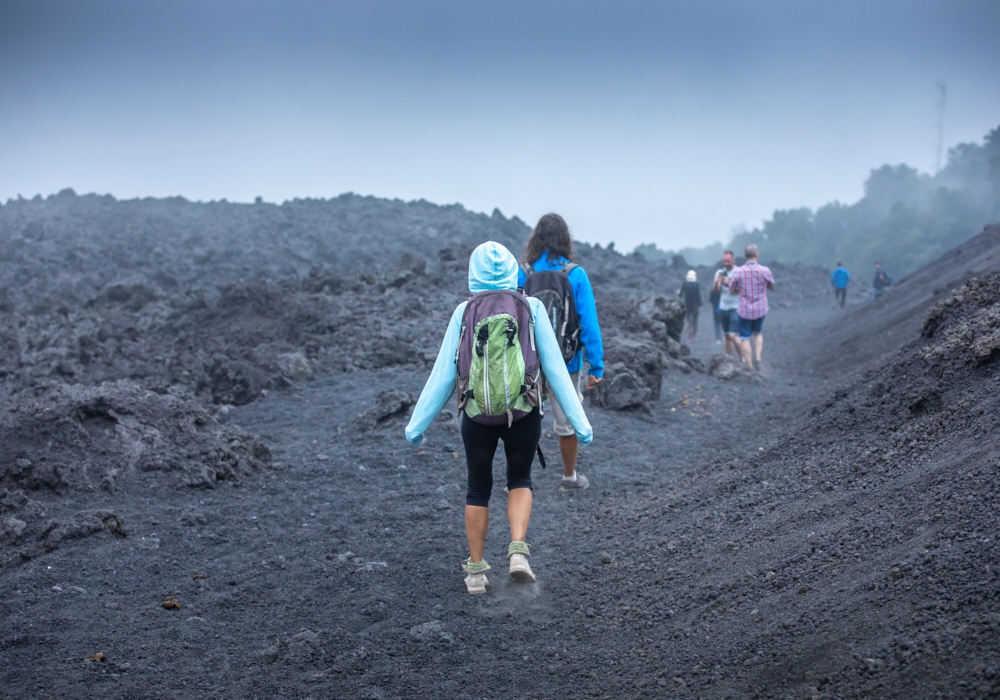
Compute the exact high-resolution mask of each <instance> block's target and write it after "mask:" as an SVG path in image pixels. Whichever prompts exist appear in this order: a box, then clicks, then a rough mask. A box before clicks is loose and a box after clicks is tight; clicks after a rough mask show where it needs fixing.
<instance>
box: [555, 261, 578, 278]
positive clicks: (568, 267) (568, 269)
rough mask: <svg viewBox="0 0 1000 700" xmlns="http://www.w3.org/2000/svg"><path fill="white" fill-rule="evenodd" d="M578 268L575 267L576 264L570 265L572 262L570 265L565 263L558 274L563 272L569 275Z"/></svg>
mask: <svg viewBox="0 0 1000 700" xmlns="http://www.w3.org/2000/svg"><path fill="white" fill-rule="evenodd" d="M578 267H580V266H579V265H577V264H576V263H572V262H571V263H566V264H565V265H563V266H562V269H561V270H560V272H565V273H566V274H567V275H568V274H569V273H571V272H572V271H573V270H575V269H576V268H578Z"/></svg>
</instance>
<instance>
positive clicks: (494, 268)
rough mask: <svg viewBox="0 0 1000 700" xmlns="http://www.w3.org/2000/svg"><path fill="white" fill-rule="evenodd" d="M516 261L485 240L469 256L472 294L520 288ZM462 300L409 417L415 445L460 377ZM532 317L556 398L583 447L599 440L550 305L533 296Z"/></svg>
mask: <svg viewBox="0 0 1000 700" xmlns="http://www.w3.org/2000/svg"><path fill="white" fill-rule="evenodd" d="M517 272H518V266H517V260H516V259H515V258H514V256H513V255H512V254H511V252H510V251H509V250H507V249H506V248H505V247H503V246H502V245H500V244H499V243H495V242H493V241H488V242H486V243H483V244H482V245H480V246H479V247H478V248H476V249H475V250H474V251H472V257H471V258H470V259H469V291H470V292H472V293H473V294H478V293H479V292H486V291H489V290H493V289H517ZM466 303H467V302H464V301H463V302H462V303H461V304H459V305H458V308H456V309H455V313H453V314H452V315H451V321H450V322H449V323H448V331H447V332H446V333H445V335H444V340H443V341H442V342H441V349H440V350H439V351H438V356H437V360H435V362H434V369H432V370H431V376H430V377H428V378H427V383H426V384H425V385H424V390H423V391H422V392H420V399H419V400H418V401H417V405H416V406H415V407H414V409H413V415H412V416H410V423H409V425H407V426H406V439H407V440H409V441H410V442H411V443H412V444H414V445H420V443H421V442H423V439H424V432H425V431H426V430H427V428H428V427H429V426H430V424H431V423H433V422H434V419H435V418H437V416H438V414H439V413H440V412H441V409H443V408H444V407H445V404H447V403H448V400H449V399H451V398H452V397H453V396H454V393H455V378H456V376H457V374H458V368H457V366H456V364H455V354H456V352H457V351H458V339H459V335H460V334H461V330H462V316H463V314H464V313H465V305H466ZM528 304H529V305H530V306H531V315H532V317H533V318H534V320H535V342H536V343H537V345H538V356H539V359H540V360H541V362H542V372H543V373H544V374H545V379H546V382H547V383H548V387H549V391H551V392H552V393H553V394H555V397H556V400H558V401H559V405H560V406H561V407H562V409H563V412H564V413H565V414H566V417H567V418H568V419H569V422H570V425H572V426H573V430H574V431H575V432H576V437H577V438H578V439H579V440H580V444H581V445H589V444H590V441H591V440H593V439H594V430H593V428H591V427H590V421H588V420H587V414H586V413H584V412H583V406H582V405H580V399H579V397H578V396H577V393H576V388H575V387H574V386H573V383H572V382H571V381H570V378H569V372H567V371H566V363H565V362H564V361H563V358H562V353H561V352H560V350H559V341H557V340H556V334H555V333H554V332H553V331H552V324H551V323H549V317H548V315H547V314H546V313H545V306H544V305H543V304H542V302H540V301H538V300H537V299H533V298H531V297H528Z"/></svg>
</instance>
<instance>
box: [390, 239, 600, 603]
mask: <svg viewBox="0 0 1000 700" xmlns="http://www.w3.org/2000/svg"><path fill="white" fill-rule="evenodd" d="M517 271H518V265H517V259H516V258H515V257H514V255H513V254H512V253H511V252H510V251H509V250H507V249H506V248H505V247H504V246H502V245H500V244H499V243H495V242H493V241H488V242H486V243H483V244H482V245H480V246H479V247H477V248H476V249H475V250H474V251H473V252H472V257H471V258H470V259H469V291H470V292H471V293H472V294H473V295H475V294H480V293H483V292H487V291H490V290H496V289H511V290H513V289H517V288H518V286H519V285H518V283H517ZM467 304H468V302H465V301H463V302H462V303H461V304H459V305H458V307H457V308H456V309H455V312H454V313H453V314H452V315H451V320H450V321H449V322H448V330H447V331H446V332H445V336H444V340H443V341H442V342H441V349H440V350H439V351H438V356H437V360H435V362H434V368H433V369H432V370H431V375H430V377H428V378H427V383H426V384H425V385H424V389H423V391H421V392H420V398H419V399H418V400H417V405H416V406H415V407H414V408H413V414H412V415H411V416H410V422H409V424H408V425H407V426H406V439H407V440H408V441H409V442H410V444H412V445H414V446H418V447H419V446H420V444H421V443H422V442H423V440H424V433H425V432H426V431H427V428H428V427H430V425H431V423H433V422H434V420H435V419H436V418H437V416H438V414H439V413H440V412H441V409H443V408H444V406H445V404H446V403H447V402H448V400H449V399H450V398H452V396H453V395H454V394H455V380H456V378H457V374H458V370H457V364H456V362H457V359H456V358H457V355H458V344H459V337H460V335H461V330H462V317H463V315H464V314H465V307H466V305H467ZM528 304H529V306H530V308H531V316H532V319H533V320H534V324H535V342H536V343H537V346H538V357H539V360H540V361H541V367H542V372H544V373H545V377H546V380H547V382H548V387H549V390H550V391H551V392H552V393H553V394H554V396H555V397H556V398H557V399H558V400H559V402H560V404H561V405H562V406H563V409H564V412H565V415H566V418H567V420H568V421H569V424H570V425H571V426H572V429H573V431H574V434H575V438H576V439H577V440H579V442H580V444H582V445H589V444H590V441H591V440H593V438H594V431H593V429H592V428H591V427H590V422H589V421H588V420H587V415H586V414H585V413H584V412H583V406H582V405H581V404H580V400H579V399H578V398H577V390H576V387H575V386H574V385H573V383H572V382H571V381H570V378H569V373H568V372H567V371H566V365H565V363H564V361H563V356H562V350H561V349H560V348H559V341H558V340H556V334H555V332H554V331H553V330H552V324H551V323H549V317H548V314H546V312H545V305H544V304H542V302H540V301H539V300H538V299H532V298H530V297H529V298H528ZM541 436H542V416H541V411H540V410H539V408H535V409H534V410H533V411H532V412H531V413H530V414H528V415H527V416H525V417H524V418H521V419H520V420H516V421H514V422H513V423H511V424H509V425H499V426H494V425H483V424H481V423H477V422H475V421H473V420H472V419H471V418H469V417H468V416H467V415H465V414H464V413H463V414H462V442H463V444H464V446H465V461H466V466H467V467H468V488H467V490H466V497H465V503H466V505H465V531H466V536H467V537H468V541H469V558H468V559H467V560H466V562H465V564H464V565H463V569H465V572H466V574H467V575H466V578H465V585H466V588H467V590H468V591H469V593H485V592H486V584H487V583H488V581H487V579H486V572H487V571H488V570H489V568H490V565H489V564H487V563H486V560H485V559H484V558H483V553H484V549H485V546H486V532H487V530H488V529H489V499H490V494H491V492H492V489H493V455H494V454H495V453H496V449H497V444H498V442H499V441H500V440H503V443H504V453H505V456H506V457H507V490H508V493H507V519H508V520H509V522H510V538H511V543H510V547H508V550H507V552H508V557H509V559H510V575H511V578H513V579H514V580H515V581H519V582H530V581H534V580H535V575H534V573H532V571H531V567H530V566H528V562H527V559H526V557H527V556H528V555H529V552H528V546H527V545H526V544H525V542H524V538H525V536H526V535H527V532H528V520H529V519H530V518H531V501H532V499H531V463H532V461H533V460H534V457H535V451H536V450H537V449H538V441H539V439H540V438H541Z"/></svg>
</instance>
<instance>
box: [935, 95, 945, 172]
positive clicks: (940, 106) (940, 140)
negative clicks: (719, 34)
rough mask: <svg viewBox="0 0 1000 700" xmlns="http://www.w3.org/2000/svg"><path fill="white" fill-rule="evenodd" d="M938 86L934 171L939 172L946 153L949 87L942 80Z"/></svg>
mask: <svg viewBox="0 0 1000 700" xmlns="http://www.w3.org/2000/svg"><path fill="white" fill-rule="evenodd" d="M937 88H938V98H937V113H938V122H937V160H936V161H935V162H934V172H935V173H938V172H940V171H941V158H942V156H943V155H944V104H945V98H946V97H947V95H948V87H947V86H946V85H945V82H944V81H943V80H942V81H940V82H939V83H938V84H937Z"/></svg>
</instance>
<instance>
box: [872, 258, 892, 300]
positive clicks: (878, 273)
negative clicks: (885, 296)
mask: <svg viewBox="0 0 1000 700" xmlns="http://www.w3.org/2000/svg"><path fill="white" fill-rule="evenodd" d="M891 284H892V278H891V277H889V273H887V272H886V271H885V270H884V269H883V268H882V263H880V262H876V263H875V279H874V281H872V299H874V298H875V297H877V296H879V295H880V294H882V292H884V291H885V289H886V287H888V286H890V285H891Z"/></svg>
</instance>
